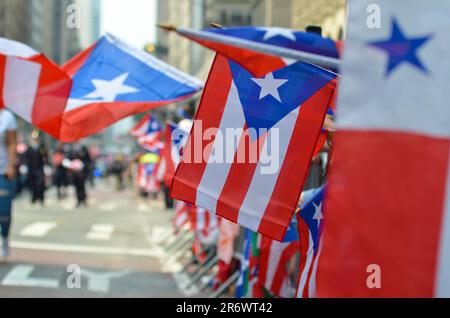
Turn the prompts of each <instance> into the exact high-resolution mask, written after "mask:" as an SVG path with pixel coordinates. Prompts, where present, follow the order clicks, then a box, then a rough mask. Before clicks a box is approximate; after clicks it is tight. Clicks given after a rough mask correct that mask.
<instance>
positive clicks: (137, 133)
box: [129, 114, 151, 137]
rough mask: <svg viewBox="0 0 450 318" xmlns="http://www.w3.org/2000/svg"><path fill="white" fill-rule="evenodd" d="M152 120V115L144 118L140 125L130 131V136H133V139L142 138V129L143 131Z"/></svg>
mask: <svg viewBox="0 0 450 318" xmlns="http://www.w3.org/2000/svg"><path fill="white" fill-rule="evenodd" d="M150 120H151V116H150V114H149V115H146V116H144V117H143V118H142V119H141V120H140V121H139V123H138V124H137V125H136V126H135V127H134V128H133V129H131V130H130V132H129V134H130V135H132V136H133V137H140V136H142V134H141V129H142V127H144V126H145V125H146V124H147V123H148V122H149V121H150Z"/></svg>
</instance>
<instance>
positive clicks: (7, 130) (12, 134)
mask: <svg viewBox="0 0 450 318" xmlns="http://www.w3.org/2000/svg"><path fill="white" fill-rule="evenodd" d="M16 147H17V122H16V119H15V118H14V115H13V114H12V113H10V112H9V111H7V110H5V109H0V225H1V235H2V243H3V244H2V250H1V254H0V258H1V259H5V258H7V257H8V256H9V231H10V228H11V218H12V217H11V214H12V213H11V211H12V201H13V198H14V183H15V182H14V180H15V175H16V167H15V164H16Z"/></svg>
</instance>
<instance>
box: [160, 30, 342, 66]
mask: <svg viewBox="0 0 450 318" xmlns="http://www.w3.org/2000/svg"><path fill="white" fill-rule="evenodd" d="M157 26H158V27H160V28H162V29H164V30H166V31H172V32H177V33H178V34H180V35H183V36H187V37H191V36H192V37H195V38H198V39H201V40H205V41H214V42H219V43H223V44H228V45H233V46H236V47H239V48H242V49H249V50H252V51H256V52H260V53H264V54H268V55H274V56H280V57H284V58H287V59H293V60H298V61H302V62H307V63H310V64H314V65H317V66H320V67H323V68H327V69H330V68H331V69H338V68H339V66H340V65H341V61H340V60H339V59H336V58H332V57H327V56H322V55H317V54H313V53H307V52H301V51H297V50H293V49H288V48H283V47H278V46H273V45H268V44H265V43H258V42H254V41H250V40H245V39H239V38H235V37H230V36H227V35H223V34H217V33H212V32H206V31H197V30H192V29H189V28H183V27H180V28H177V27H175V26H173V25H168V24H158V25H157Z"/></svg>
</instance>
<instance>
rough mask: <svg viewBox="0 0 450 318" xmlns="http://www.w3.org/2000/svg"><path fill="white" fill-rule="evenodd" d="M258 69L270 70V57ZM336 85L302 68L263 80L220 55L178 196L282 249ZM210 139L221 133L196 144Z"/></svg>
mask: <svg viewBox="0 0 450 318" xmlns="http://www.w3.org/2000/svg"><path fill="white" fill-rule="evenodd" d="M255 62H257V63H259V64H265V63H266V59H265V56H264V55H260V56H259V58H258V59H257V60H255ZM334 79H335V75H333V74H332V73H330V72H328V71H325V70H323V69H321V68H318V67H315V66H313V65H311V64H306V63H302V62H297V63H291V64H285V65H284V67H281V68H273V69H272V70H271V71H270V72H269V73H266V74H263V75H262V76H256V75H254V74H252V73H250V72H249V71H248V70H246V69H245V68H244V67H242V66H241V65H239V64H237V63H235V62H233V61H230V60H228V59H226V58H225V57H223V56H220V55H218V56H217V57H216V60H215V62H214V65H213V68H212V71H211V73H210V77H209V79H208V83H207V87H206V89H205V92H204V95H203V99H202V103H201V105H200V107H199V111H198V113H197V121H196V122H195V124H194V129H193V132H192V133H191V138H190V141H189V142H188V144H187V146H186V147H185V149H184V156H183V160H182V162H181V163H180V166H179V167H178V169H177V173H176V174H175V177H174V183H173V187H172V195H173V196H174V197H175V198H177V199H179V200H182V201H186V202H190V203H193V204H195V205H196V206H200V207H203V208H205V209H207V210H208V211H212V212H215V213H216V214H218V215H219V216H221V217H224V218H226V219H228V220H230V221H232V222H235V223H238V224H240V225H241V226H243V227H245V228H247V229H250V230H252V231H254V232H260V233H262V234H263V235H266V236H269V237H271V238H272V239H275V240H278V241H282V240H283V238H284V235H285V233H286V230H287V228H288V226H289V224H290V222H291V219H292V216H293V213H294V211H295V210H296V207H297V203H298V198H299V196H300V192H301V191H302V187H303V182H304V180H305V177H306V174H307V172H308V169H309V166H310V162H311V157H312V154H313V151H314V150H315V145H316V142H317V139H318V135H319V133H320V132H321V128H322V124H323V122H324V118H325V116H326V113H327V111H328V105H330V100H331V98H332V96H333V93H334V84H333V80H334ZM211 131H216V132H217V134H214V136H215V137H214V136H213V137H208V138H209V139H208V140H204V141H203V142H202V141H201V140H200V141H199V140H198V139H196V138H195V136H198V135H200V136H204V135H205V133H206V134H207V135H208V134H210V132H211ZM230 131H231V132H233V136H231V137H230V135H229V134H230ZM218 134H220V136H218ZM199 154H201V155H200V156H199ZM199 157H200V158H199Z"/></svg>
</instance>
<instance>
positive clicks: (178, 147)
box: [156, 120, 192, 188]
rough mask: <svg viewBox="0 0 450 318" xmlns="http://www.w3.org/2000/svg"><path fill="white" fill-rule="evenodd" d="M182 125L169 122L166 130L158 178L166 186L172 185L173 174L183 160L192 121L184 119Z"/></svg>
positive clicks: (157, 173)
mask: <svg viewBox="0 0 450 318" xmlns="http://www.w3.org/2000/svg"><path fill="white" fill-rule="evenodd" d="M181 124H182V125H181V126H179V125H176V124H174V123H167V125H166V131H165V143H164V147H163V149H162V151H161V162H160V164H159V165H158V167H157V172H156V175H157V179H158V180H159V182H163V183H164V184H165V185H166V187H168V188H170V187H171V186H172V180H173V176H174V175H175V171H176V169H177V167H178V165H179V163H180V161H181V156H182V152H183V148H184V147H185V145H186V143H187V140H188V136H189V132H190V127H191V125H192V121H190V120H184V121H183V122H181Z"/></svg>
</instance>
